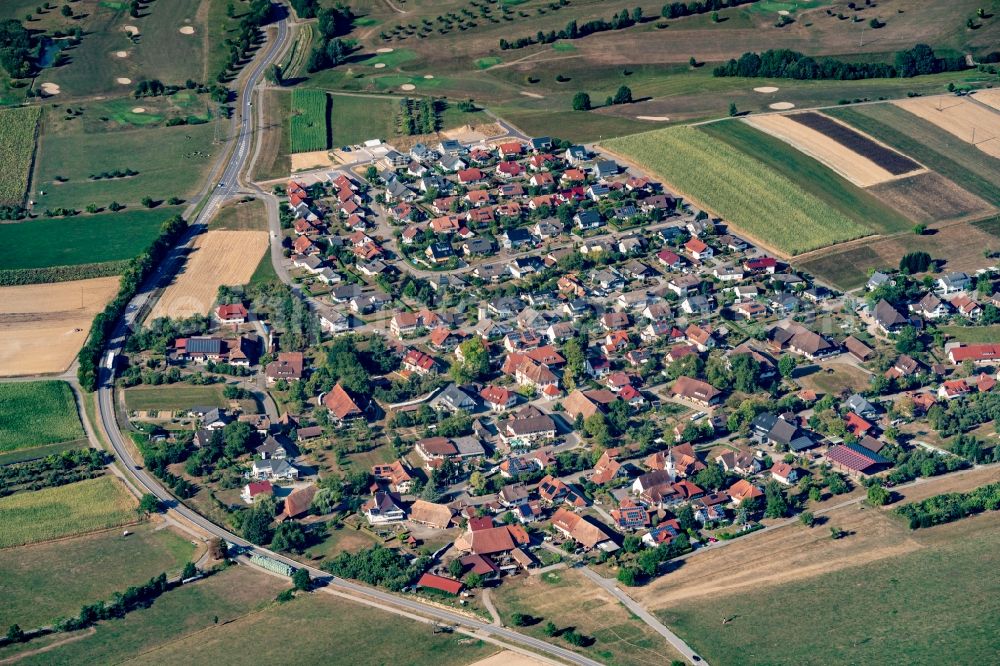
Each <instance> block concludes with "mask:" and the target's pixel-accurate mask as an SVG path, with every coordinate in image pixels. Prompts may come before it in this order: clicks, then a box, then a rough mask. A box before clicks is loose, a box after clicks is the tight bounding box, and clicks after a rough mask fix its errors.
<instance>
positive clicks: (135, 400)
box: [125, 384, 229, 411]
mask: <svg viewBox="0 0 1000 666" xmlns="http://www.w3.org/2000/svg"><path fill="white" fill-rule="evenodd" d="M227 404H229V401H228V400H226V399H225V398H223V397H222V384H211V385H208V386H191V385H190V384H174V385H169V386H137V387H134V388H130V389H126V390H125V407H126V408H127V409H128V410H129V411H148V410H165V411H174V410H181V409H190V408H191V407H198V406H205V407H225V406H226V405H227Z"/></svg>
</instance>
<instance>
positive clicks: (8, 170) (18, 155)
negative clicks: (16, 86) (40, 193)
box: [0, 107, 40, 204]
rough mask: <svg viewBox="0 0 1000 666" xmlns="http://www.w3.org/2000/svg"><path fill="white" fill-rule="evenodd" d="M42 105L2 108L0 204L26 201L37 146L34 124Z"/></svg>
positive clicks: (0, 121) (0, 119)
mask: <svg viewBox="0 0 1000 666" xmlns="http://www.w3.org/2000/svg"><path fill="white" fill-rule="evenodd" d="M39 113H40V111H39V109H37V108H32V107H29V108H26V109H10V110H8V111H3V112H0V163H2V164H3V165H4V169H3V172H2V173H0V204H19V203H21V202H23V201H24V193H25V190H27V188H28V176H29V174H30V171H31V156H32V153H33V152H34V150H35V128H36V127H37V126H38V116H39Z"/></svg>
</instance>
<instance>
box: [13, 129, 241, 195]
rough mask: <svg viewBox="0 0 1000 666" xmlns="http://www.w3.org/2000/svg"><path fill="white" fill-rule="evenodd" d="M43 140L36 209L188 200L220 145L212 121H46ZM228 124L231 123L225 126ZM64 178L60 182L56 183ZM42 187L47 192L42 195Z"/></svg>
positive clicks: (201, 183)
mask: <svg viewBox="0 0 1000 666" xmlns="http://www.w3.org/2000/svg"><path fill="white" fill-rule="evenodd" d="M43 124H44V127H43V130H42V134H41V139H40V141H39V148H38V168H37V171H36V176H37V180H36V182H35V184H34V186H33V187H32V190H33V191H34V198H35V208H36V210H39V211H41V210H44V209H46V208H75V209H77V210H83V209H84V208H85V207H86V206H87V205H88V204H90V203H95V204H97V205H98V206H107V205H108V204H110V203H111V202H112V201H118V202H119V203H122V204H127V205H134V206H136V207H138V206H139V203H140V201H141V200H142V198H143V197H147V196H148V197H151V198H152V199H154V200H155V201H161V202H162V201H166V200H167V199H169V198H170V197H175V196H176V197H180V198H181V199H186V198H189V197H191V196H193V195H194V194H195V193H197V192H198V191H199V190H200V189H201V188H202V187H203V186H204V184H205V176H206V173H207V171H208V168H209V167H211V166H212V164H213V163H214V161H215V158H216V157H218V156H217V155H216V151H217V150H219V148H218V147H217V146H215V145H213V141H214V140H215V138H216V130H215V126H214V123H205V124H202V125H179V126H175V127H165V126H154V127H140V128H133V129H122V130H118V131H114V132H108V131H82V130H81V129H79V128H78V127H67V128H60V129H59V130H58V131H50V127H51V125H50V123H49V122H48V121H45V122H44V123H43ZM227 127H228V126H227ZM125 169H132V170H133V171H137V172H139V173H138V175H136V176H131V177H128V178H115V179H102V180H92V179H91V178H90V176H91V175H92V174H99V173H102V172H111V171H115V170H125ZM60 179H64V180H63V181H62V182H57V181H59V180H60ZM42 192H44V194H42Z"/></svg>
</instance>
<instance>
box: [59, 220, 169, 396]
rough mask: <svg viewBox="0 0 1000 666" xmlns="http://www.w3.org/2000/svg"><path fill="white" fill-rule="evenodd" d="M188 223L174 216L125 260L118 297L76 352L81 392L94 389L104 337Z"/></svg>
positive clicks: (100, 316)
mask: <svg viewBox="0 0 1000 666" xmlns="http://www.w3.org/2000/svg"><path fill="white" fill-rule="evenodd" d="M187 227H188V223H187V220H185V219H184V218H183V217H181V216H180V215H175V216H173V217H171V218H170V219H168V220H166V221H165V222H164V223H163V224H162V225H161V226H160V234H159V236H157V237H156V240H154V241H153V242H152V243H151V244H150V246H149V248H148V249H147V250H146V251H145V252H143V253H142V254H141V255H139V256H138V257H136V258H135V259H131V260H129V262H128V264H126V266H125V270H124V272H123V273H122V277H121V281H120V282H119V287H118V295H117V296H116V297H115V299H114V300H113V301H111V302H110V303H108V305H107V306H106V307H105V308H104V310H102V311H101V312H99V313H98V314H97V316H96V317H94V322H93V323H92V324H91V326H90V333H89V334H88V335H87V344H85V345H84V346H83V349H81V350H80V357H79V360H80V363H79V367H78V368H77V371H76V376H77V379H79V381H80V386H81V387H83V389H84V390H85V391H94V390H95V389H97V381H98V376H99V368H100V364H101V353H102V352H103V351H104V347H105V345H106V344H107V341H108V336H109V335H111V332H112V331H113V330H114V327H115V322H117V321H118V318H119V317H121V316H122V314H123V313H124V312H125V306H127V305H128V302H129V301H130V300H132V297H133V296H135V294H136V292H137V291H138V290H139V287H140V285H142V283H143V281H144V280H145V279H146V278H147V277H149V275H150V274H151V273H152V272H153V270H154V269H155V268H156V266H157V264H159V263H160V261H162V260H163V258H164V257H165V256H166V255H167V252H168V251H169V250H170V248H171V247H172V246H173V245H174V243H175V242H176V241H177V239H179V238H180V237H181V236H182V235H183V234H184V232H185V231H187Z"/></svg>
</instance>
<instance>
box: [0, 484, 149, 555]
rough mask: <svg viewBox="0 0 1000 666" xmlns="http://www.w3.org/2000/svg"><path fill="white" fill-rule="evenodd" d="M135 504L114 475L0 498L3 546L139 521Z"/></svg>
mask: <svg viewBox="0 0 1000 666" xmlns="http://www.w3.org/2000/svg"><path fill="white" fill-rule="evenodd" d="M135 507H136V500H135V497H133V496H132V494H131V493H130V492H129V491H128V490H127V489H126V488H125V484H124V483H122V482H121V481H120V480H119V479H117V478H116V477H113V476H102V477H99V478H96V479H89V480H87V481H78V482H77V483H71V484H69V485H65V486H56V487H51V488H45V489H42V490H36V491H34V492H30V493H18V494H16V495H11V496H9V497H4V498H0V514H2V515H3V516H4V521H3V524H2V525H0V548H9V547H11V546H20V545H22V544H26V543H35V542H38V541H48V540H50V539H58V538H59V537H64V536H72V535H75V534H84V533H86V532H93V531H95V530H102V529H106V528H109V527H118V526H120V525H127V524H129V523H132V522H135V520H136V513H135Z"/></svg>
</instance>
